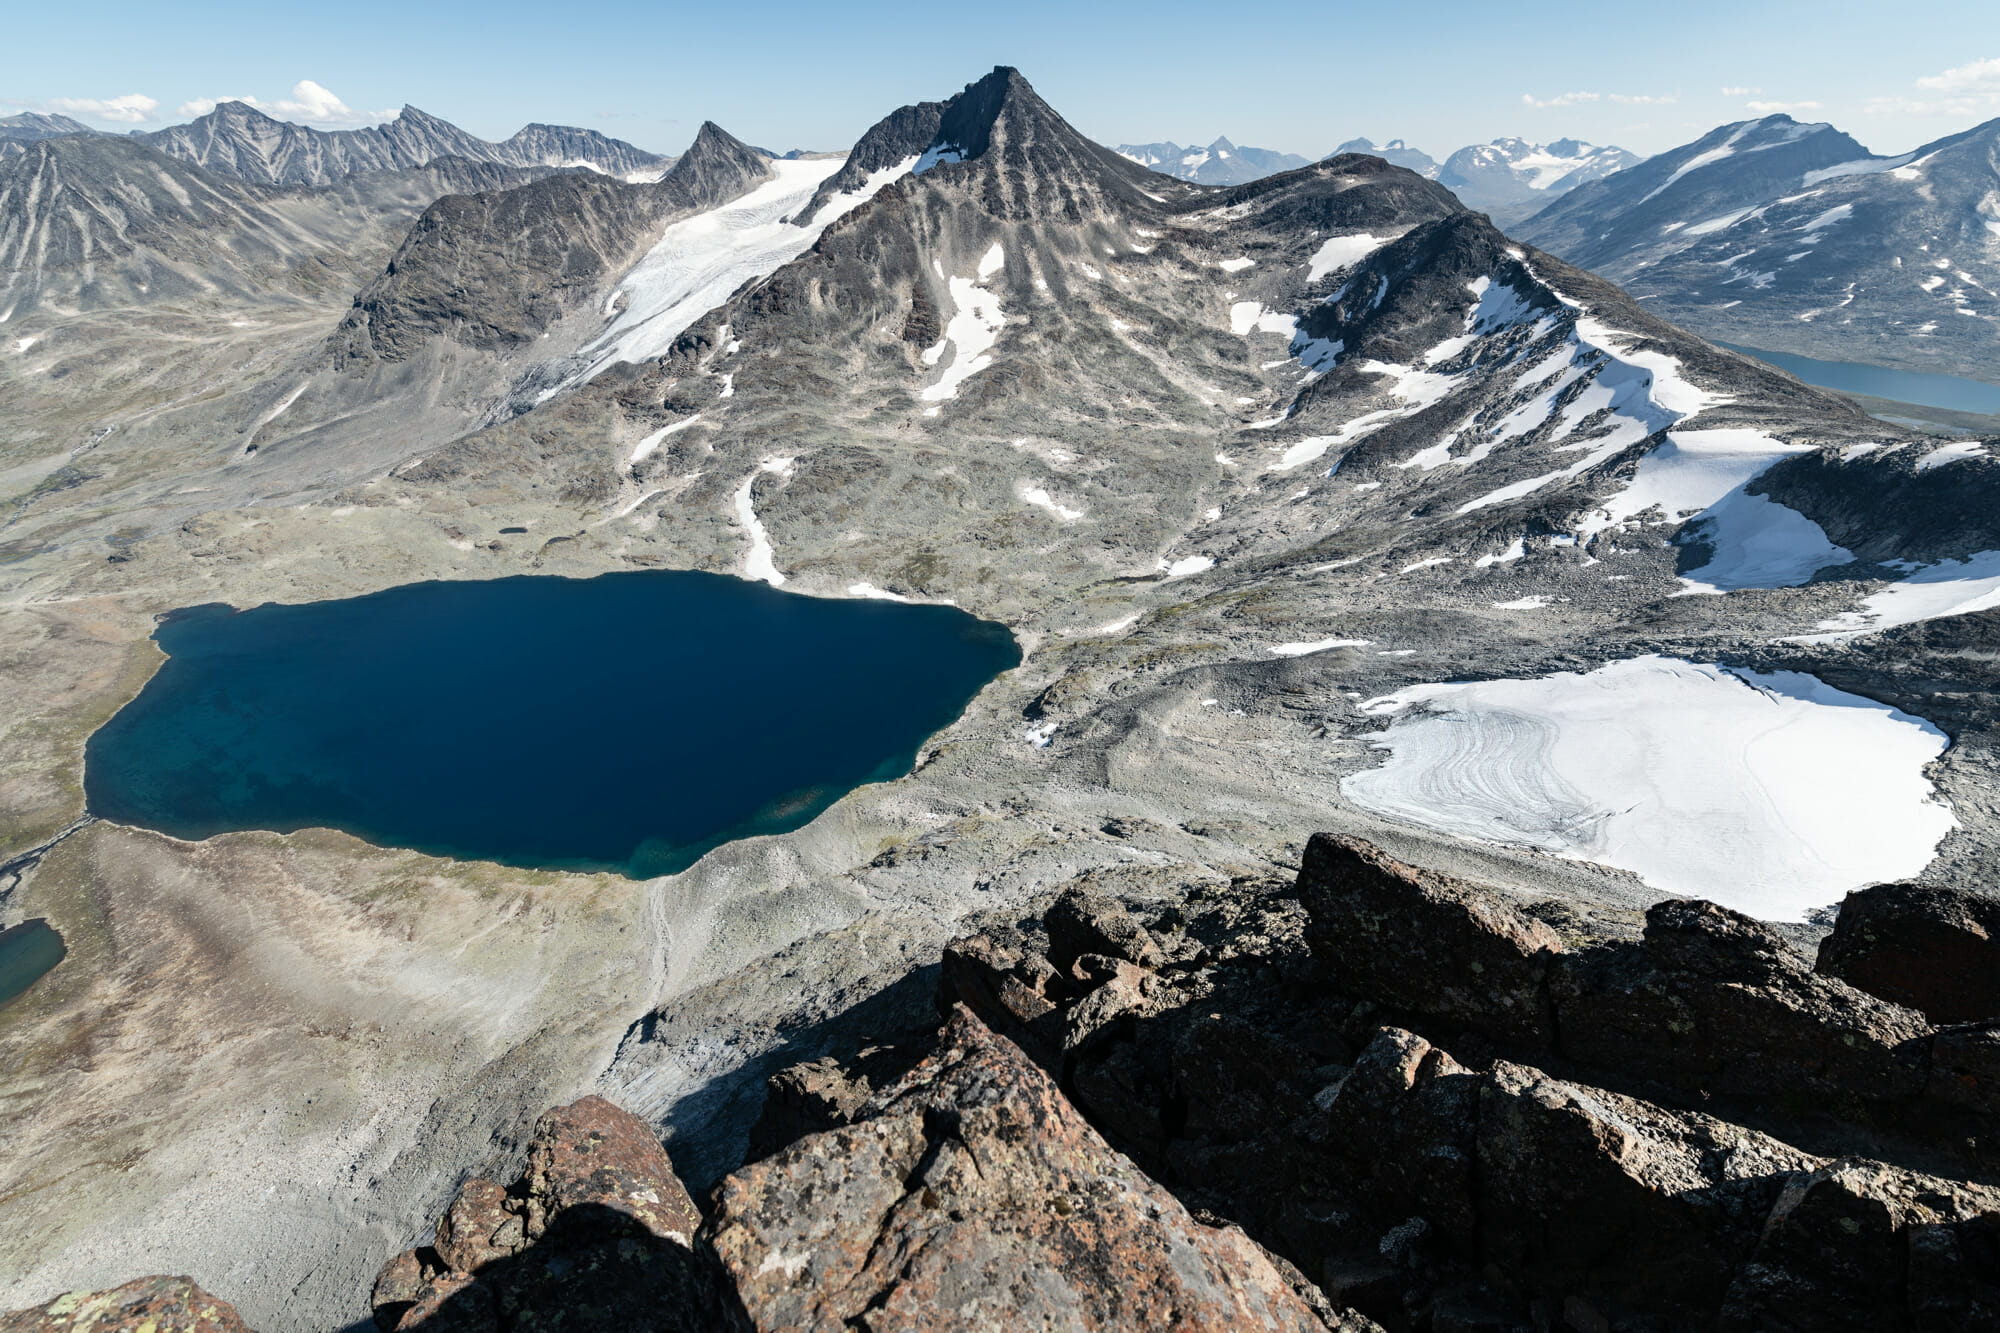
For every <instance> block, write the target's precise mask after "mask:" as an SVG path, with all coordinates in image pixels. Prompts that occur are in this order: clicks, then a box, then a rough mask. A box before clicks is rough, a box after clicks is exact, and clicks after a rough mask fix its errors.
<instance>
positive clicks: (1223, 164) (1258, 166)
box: [1118, 139, 1312, 185]
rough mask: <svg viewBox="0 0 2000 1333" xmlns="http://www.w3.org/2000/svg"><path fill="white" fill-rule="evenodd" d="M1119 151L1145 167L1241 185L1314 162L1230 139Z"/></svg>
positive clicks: (1130, 146)
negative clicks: (1203, 145)
mask: <svg viewBox="0 0 2000 1333" xmlns="http://www.w3.org/2000/svg"><path fill="white" fill-rule="evenodd" d="M1118 151H1119V152H1120V153H1122V154H1123V155H1124V156H1126V157H1129V158H1131V159H1132V160H1133V161H1134V162H1137V163H1138V164H1139V165H1141V166H1145V167H1151V168H1152V169H1153V170H1155V171H1157V172H1160V173H1161V174H1163V175H1167V176H1178V177H1179V178H1180V179H1182V180H1184V181H1194V182H1195V183H1196V184H1198V185H1241V184H1242V183H1243V182H1245V181H1254V180H1261V179H1262V178H1264V177H1265V176H1275V175H1277V174H1278V173H1279V172H1281V171H1295V170H1297V169H1298V168H1300V167H1305V166H1311V165H1312V160H1311V159H1310V158H1304V157H1300V156H1299V155H1298V154H1297V153H1279V152H1273V151H1272V150H1271V149H1269V148H1238V147H1237V146H1236V145H1235V144H1233V143H1231V142H1229V140H1227V139H1217V140H1216V141H1215V142H1214V143H1212V144H1210V145H1209V146H1208V147H1206V148H1197V147H1195V146H1194V145H1192V144H1190V145H1188V146H1187V147H1182V146H1181V145H1180V144H1177V143H1136V144H1135V143H1121V144H1119V145H1118Z"/></svg>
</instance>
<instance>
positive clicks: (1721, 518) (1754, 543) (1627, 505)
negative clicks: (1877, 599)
mask: <svg viewBox="0 0 2000 1333" xmlns="http://www.w3.org/2000/svg"><path fill="white" fill-rule="evenodd" d="M1809 452H1811V447H1810V446H1808V445H1788V444H1783V443H1780V442H1779V441H1777V440H1774V439H1772V438H1771V437H1770V436H1768V435H1765V434H1764V433H1763V432H1761V431H1755V430H1746V429H1741V428H1730V429H1722V430H1680V431H1672V432H1670V433H1669V434H1668V436H1667V443H1665V444H1663V445H1661V446H1660V447H1659V448H1658V449H1655V450H1654V451H1653V452H1652V453H1650V454H1648V455H1646V457H1644V458H1643V459H1641V460H1640V461H1639V468H1638V471H1637V472H1636V473H1635V474H1634V475H1633V478H1632V482H1631V484H1630V485H1628V486H1627V487H1626V488H1625V489H1624V490H1622V491H1620V492H1619V493H1618V494H1617V495H1615V496H1613V497H1612V498H1611V501H1610V503H1608V504H1607V505H1605V506H1604V508H1602V509H1600V510H1598V511H1597V513H1596V514H1594V515H1593V516H1591V518H1590V519H1589V520H1587V521H1586V522H1585V524H1584V529H1583V530H1584V535H1586V536H1590V535H1593V534H1595V533H1597V532H1601V531H1603V530H1604V529H1605V528H1607V527H1613V526H1616V525H1619V524H1622V523H1625V522H1628V521H1630V520H1631V519H1633V518H1635V517H1637V516H1638V515H1640V514H1643V513H1645V512H1646V511H1647V510H1648V509H1651V508H1653V507H1655V506H1657V507H1658V508H1659V510H1660V512H1661V513H1662V514H1663V515H1664V517H1665V518H1666V519H1668V520H1670V521H1674V522H1679V521H1682V520H1694V521H1696V522H1697V523H1699V524H1700V525H1701V532H1702V534H1703V536H1704V538H1705V540H1707V541H1708V542H1709V544H1710V545H1711V546H1712V547H1713V548H1714V555H1713V556H1712V557H1711V558H1710V560H1709V563H1708V564H1706V565H1704V566H1702V567H1701V568H1700V569H1696V570H1690V571H1689V572H1688V574H1687V575H1685V576H1684V577H1683V578H1682V580H1681V582H1682V584H1683V585H1684V586H1683V588H1682V593H1683V595H1685V594H1687V593H1724V592H1730V591H1733V590H1735V589H1738V588H1791V587H1796V586H1798V585H1799V584H1801V583H1804V582H1806V581H1807V580H1808V579H1810V578H1812V576H1813V575H1814V573H1816V572H1817V571H1819V570H1821V569H1824V568H1826V567H1827V566H1828V565H1844V564H1846V563H1848V562H1849V561H1851V560H1853V559H1854V554H1853V552H1851V551H1848V550H1846V549H1845V548H1843V547H1839V546H1835V545H1834V544H1833V542H1831V541H1830V540H1828V538H1827V535H1826V531H1825V529H1823V528H1821V527H1820V525H1819V524H1817V523H1815V522H1813V521H1812V520H1811V519H1809V518H1807V517H1806V516H1805V515H1804V514H1801V513H1799V512H1798V511H1797V510H1795V509H1788V508H1786V507H1785V506H1784V505H1781V504H1778V503H1777V502H1776V501H1774V500H1771V499H1770V498H1768V497H1766V496H1762V495H1751V494H1749V493H1748V492H1747V491H1746V490H1745V489H1744V487H1745V486H1747V485H1748V484H1749V483H1750V482H1751V481H1752V480H1754V479H1755V478H1756V477H1757V476H1759V475H1760V474H1761V473H1763V471H1764V470H1765V469H1766V468H1768V467H1770V466H1771V464H1773V463H1775V462H1777V461H1778V460H1779V459H1781V458H1783V457H1785V456H1787V455H1789V454H1796V453H1809Z"/></svg>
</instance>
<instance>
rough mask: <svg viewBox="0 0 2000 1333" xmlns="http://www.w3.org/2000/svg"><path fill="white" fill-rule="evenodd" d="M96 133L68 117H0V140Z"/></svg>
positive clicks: (28, 114)
mask: <svg viewBox="0 0 2000 1333" xmlns="http://www.w3.org/2000/svg"><path fill="white" fill-rule="evenodd" d="M95 133H97V131H95V130H93V129H91V128H90V126H88V125H86V124H84V123H83V122H82V121H80V120H71V119H70V118H69V117H68V116H45V115H43V114H42V113H40V112H39V111H22V112H19V113H17V114H15V115H12V116H0V139H17V140H25V139H48V138H53V137H54V136H56V135H58V134H95Z"/></svg>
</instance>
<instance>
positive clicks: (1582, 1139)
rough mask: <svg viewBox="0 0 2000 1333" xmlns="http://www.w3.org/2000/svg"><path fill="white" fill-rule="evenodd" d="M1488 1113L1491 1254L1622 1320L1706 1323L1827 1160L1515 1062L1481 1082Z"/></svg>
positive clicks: (1608, 1318) (1478, 1191)
mask: <svg viewBox="0 0 2000 1333" xmlns="http://www.w3.org/2000/svg"><path fill="white" fill-rule="evenodd" d="M1478 1118H1479V1128H1478V1148H1477V1152H1476V1159H1477V1166H1476V1170H1475V1174H1476V1182H1477V1183H1476V1188H1475V1193H1474V1197H1475V1198H1476V1200H1477V1206H1478V1226H1479V1241H1478V1251H1477V1256H1476V1257H1477V1259H1478V1261H1479V1262H1480V1263H1481V1264H1497V1265H1499V1266H1500V1267H1501V1268H1502V1269H1503V1270H1505V1271H1507V1272H1509V1273H1511V1274H1513V1275H1514V1276H1515V1280H1516V1281H1517V1282H1519V1283H1521V1284H1522V1285H1523V1286H1525V1287H1527V1288H1528V1289H1529V1290H1531V1291H1538V1292H1540V1293H1542V1294H1543V1296H1544V1297H1545V1299H1549V1300H1551V1301H1553V1302H1555V1303H1557V1304H1560V1305H1561V1306H1563V1307H1564V1308H1565V1309H1568V1310H1571V1311H1572V1312H1574V1311H1576V1310H1579V1309H1584V1310H1589V1311H1594V1312H1595V1313H1596V1315H1597V1316H1598V1317H1600V1318H1601V1319H1603V1320H1604V1321H1605V1324H1606V1325H1608V1326H1612V1327H1624V1326H1625V1325H1624V1323H1623V1322H1622V1321H1623V1320H1624V1319H1626V1318H1629V1317H1650V1318H1651V1319H1654V1320H1659V1319H1661V1318H1663V1317H1664V1318H1665V1319H1666V1320H1667V1321H1668V1324H1669V1326H1682V1327H1685V1326H1687V1325H1690V1324H1692V1325H1695V1326H1701V1325H1703V1324H1705V1323H1706V1322H1707V1320H1708V1319H1709V1318H1710V1317H1712V1314H1713V1312H1714V1310H1715V1309H1716V1307H1717V1306H1718V1305H1719V1304H1720V1303H1721V1301H1722V1298H1723V1295H1724V1292H1725V1291H1726V1289H1727V1287H1728V1283H1729V1280H1730V1278H1731V1276H1732V1275H1733V1274H1734V1272H1735V1270H1736V1268H1737V1266H1738V1265H1739V1264H1740V1263H1741V1262H1742V1261H1743V1258H1744V1257H1745V1256H1746V1255H1747V1254H1748V1253H1749V1252H1750V1250H1751V1248H1752V1246H1753V1245H1754V1244H1755V1243H1756V1240H1757V1234H1758V1232H1757V1228H1758V1224H1759V1222H1760V1221H1761V1220H1762V1218H1763V1216H1764V1214H1765V1212H1766V1211H1767V1210H1768V1209H1769V1208H1770V1206H1771V1204H1772V1203H1773V1201H1774V1200H1775V1199H1776V1198H1777V1197H1778V1194H1779V1192H1780V1191H1781V1189H1782V1188H1783V1187H1784V1185H1785V1183H1786V1181H1787V1180H1789V1179H1790V1176H1791V1173H1793V1172H1797V1171H1801V1170H1810V1169H1812V1168H1813V1167H1815V1166H1817V1165H1818V1164H1819V1163H1818V1160H1817V1159H1815V1158H1812V1157H1809V1156H1807V1155H1806V1154H1805V1153H1802V1152H1799V1151H1797V1150H1796V1149H1794V1148H1791V1147H1788V1146H1787V1145H1785V1144H1783V1143H1780V1142H1778V1141H1777V1140H1775V1139H1772V1138H1768V1137H1766V1136H1764V1135H1762V1134H1757V1133H1753V1132H1751V1131H1749V1130H1745V1129H1741V1128H1739V1127H1737V1126H1733V1125H1730V1124H1727V1123H1725V1122H1723V1121H1720V1120H1715V1119H1712V1118H1710V1117H1708V1116H1703V1115H1698V1114H1693V1113H1686V1112H1681V1113H1676V1112H1672V1111H1668V1110H1665V1109H1664V1108H1661V1107H1658V1106H1654V1105H1651V1104H1649V1103H1647V1102H1643V1101H1640V1100H1638V1099H1636V1098H1631V1097H1625V1096H1620V1095H1618V1094H1616V1093H1612V1092H1608V1091H1606V1090H1604V1089H1601V1088H1592V1087H1587V1086H1584V1085H1582V1084H1577V1083H1571V1082H1567V1081H1565V1080H1562V1079H1557V1078H1552V1077H1550V1076H1549V1075H1547V1074H1545V1073H1543V1072H1542V1071H1541V1070H1538V1069H1532V1068H1529V1067H1527V1066H1524V1065H1514V1064H1509V1063H1507V1062H1506V1061H1500V1062H1498V1063H1497V1064H1496V1065H1495V1066H1494V1068H1493V1070H1492V1071H1491V1072H1490V1073H1489V1074H1487V1075H1486V1076H1485V1078H1484V1079H1483V1080H1482V1081H1481V1084H1480V1092H1479V1111H1478ZM1571 1323H1572V1327H1576V1328H1586V1327H1590V1326H1592V1325H1591V1323H1590V1322H1589V1320H1588V1319H1584V1320H1583V1321H1582V1322H1579V1317H1578V1316H1577V1315H1576V1314H1574V1313H1572V1315H1571Z"/></svg>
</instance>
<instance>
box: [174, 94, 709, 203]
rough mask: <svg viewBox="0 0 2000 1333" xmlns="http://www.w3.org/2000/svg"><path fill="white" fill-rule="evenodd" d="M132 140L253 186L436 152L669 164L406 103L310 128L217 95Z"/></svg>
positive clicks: (547, 131) (587, 139) (587, 133)
mask: <svg viewBox="0 0 2000 1333" xmlns="http://www.w3.org/2000/svg"><path fill="white" fill-rule="evenodd" d="M135 137H138V138H142V139H144V140H145V141H146V142H147V143H148V144H150V145H152V146H153V147H155V148H157V149H159V150H160V151H161V152H163V153H167V154H169V155H171V156H173V157H178V158H180V159H181V160H183V161H186V162H192V163H194V164H195V165H197V166H202V167H207V168H208V169H209V170H210V171H219V172H222V173H223V174H225V175H230V176H235V177H237V178H239V179H241V180H247V181H255V182H256V183H258V184H260V185H327V184H330V183H332V182H333V181H336V180H338V179H340V178H341V177H342V176H349V175H353V174H354V173H355V172H357V171H407V170H410V169H411V168H414V167H421V166H424V165H426V164H427V163H429V162H431V161H432V160H433V159H435V158H440V157H460V158H464V159H465V160H467V161H469V162H490V163H492V164H493V165H495V166H502V167H588V168H590V169H591V170H593V171H598V172H602V173H603V174H605V175H607V176H619V177H625V178H632V179H651V178H654V177H657V176H658V175H659V174H660V172H662V171H664V170H666V168H667V167H668V166H670V165H671V164H672V162H673V159H672V158H670V157H662V156H660V155H659V154H657V153H648V152H646V151H645V150H643V149H639V148H634V147H633V146H632V145H631V144H628V143H624V142H621V141H620V140H617V139H612V138H609V137H607V136H605V135H602V134H599V133H598V132H597V131H596V130H582V129H573V128H571V127H568V126H563V125H529V126H527V127H526V128H525V129H522V130H521V131H520V132H518V133H517V134H515V135H514V136H513V137H512V138H510V139H507V140H504V141H503V142H501V143H491V142H488V141H487V140H485V139H481V138H479V137H477V136H476V135H472V134H468V133H466V132H465V131H464V130H461V129H460V128H458V126H456V125H453V124H452V123H451V122H450V121H446V120H440V119H438V118H437V117H436V116H433V115H429V114H427V113H425V112H422V111H419V110H418V109H417V108H415V107H413V106H406V107H404V108H403V110H402V114H400V115H398V116H397V117H396V118H395V119H394V120H391V121H388V122H386V123H384V124H381V125H368V126H364V127H363V128H361V129H356V130H316V129H313V128H312V127H311V126H309V125H294V124H292V123H291V122H289V121H283V120H277V119H274V118H273V117H271V116H267V115H265V114H264V113H263V112H261V111H259V110H258V109H257V108H256V107H253V106H251V105H249V104H248V103H245V102H223V103H220V104H219V105H217V106H216V108H215V110H213V111H211V112H209V113H208V114H207V115H205V116H203V117H201V118H200V119H199V120H196V121H193V122H191V123H189V124H186V125H174V126H171V127H169V128H167V129H164V130H159V131H156V132H154V133H152V134H145V135H139V136H135Z"/></svg>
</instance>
